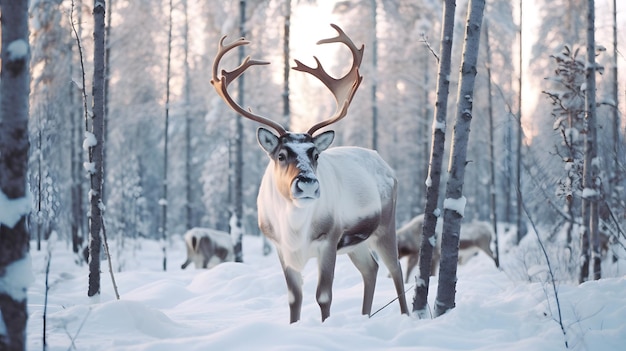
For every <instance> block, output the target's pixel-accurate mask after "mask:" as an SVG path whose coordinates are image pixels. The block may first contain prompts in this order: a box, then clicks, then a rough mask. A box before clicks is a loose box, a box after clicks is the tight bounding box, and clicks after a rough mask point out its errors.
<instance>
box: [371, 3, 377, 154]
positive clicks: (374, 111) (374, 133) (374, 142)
mask: <svg viewBox="0 0 626 351" xmlns="http://www.w3.org/2000/svg"><path fill="white" fill-rule="evenodd" d="M370 6H371V11H372V25H373V28H372V29H371V31H372V71H373V73H374V77H373V79H372V91H371V93H372V95H371V101H372V149H373V150H376V149H378V97H377V94H376V89H378V33H377V31H376V28H377V27H378V26H377V22H378V17H377V9H378V6H377V0H371V5H370Z"/></svg>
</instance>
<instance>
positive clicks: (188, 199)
mask: <svg viewBox="0 0 626 351" xmlns="http://www.w3.org/2000/svg"><path fill="white" fill-rule="evenodd" d="M188 7H189V6H188V4H187V0H183V12H184V17H185V21H184V24H183V40H184V44H183V50H184V59H183V62H184V70H185V83H184V84H185V86H184V98H185V214H186V216H185V219H186V220H185V229H187V230H189V229H191V228H192V227H193V205H192V203H193V193H192V186H191V169H192V167H191V163H192V157H191V152H192V151H191V112H190V108H191V106H190V105H191V75H190V72H189V8H188Z"/></svg>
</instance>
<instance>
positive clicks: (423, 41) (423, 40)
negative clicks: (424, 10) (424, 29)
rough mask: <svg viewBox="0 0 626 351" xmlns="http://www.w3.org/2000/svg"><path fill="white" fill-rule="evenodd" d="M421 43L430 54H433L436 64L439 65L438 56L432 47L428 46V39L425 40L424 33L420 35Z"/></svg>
mask: <svg viewBox="0 0 626 351" xmlns="http://www.w3.org/2000/svg"><path fill="white" fill-rule="evenodd" d="M421 42H422V43H424V44H425V45H426V47H427V48H428V50H430V52H431V53H432V54H433V56H435V60H437V63H439V55H437V53H436V52H435V50H434V49H433V47H432V46H431V45H430V42H429V41H428V38H426V35H425V34H424V33H422V40H421Z"/></svg>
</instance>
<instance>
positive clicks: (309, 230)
mask: <svg viewBox="0 0 626 351" xmlns="http://www.w3.org/2000/svg"><path fill="white" fill-rule="evenodd" d="M331 26H332V27H333V28H334V29H335V30H336V31H337V33H338V36H337V37H334V38H330V39H324V40H321V41H319V42H318V44H325V43H342V44H345V45H346V46H347V47H348V48H349V49H350V51H351V52H352V56H353V64H352V67H351V68H350V71H349V72H348V73H347V74H346V75H345V76H343V77H342V78H340V79H335V78H333V77H331V76H330V75H328V73H326V71H325V70H324V68H323V67H322V66H321V64H320V62H319V60H318V59H317V57H314V58H315V61H316V63H317V67H316V68H311V67H309V66H306V65H304V64H302V63H301V62H300V61H298V60H296V61H295V62H296V66H295V67H293V69H295V70H297V71H301V72H306V73H309V74H311V75H313V76H314V77H316V78H317V79H319V80H320V81H321V82H322V83H324V85H325V86H326V87H327V88H328V89H329V90H330V91H331V92H332V94H333V96H334V98H335V102H336V106H337V110H336V112H335V113H334V115H333V116H332V117H330V118H329V119H326V120H324V121H322V122H319V123H317V124H315V125H314V126H312V127H311V128H310V129H309V130H308V131H307V132H306V133H294V132H289V131H287V130H286V129H285V128H284V127H283V126H281V125H280V124H278V123H276V122H274V121H272V120H270V119H268V118H266V117H263V116H260V115H257V114H254V113H252V111H251V110H245V109H244V108H242V107H241V106H239V105H238V104H237V103H235V102H234V101H233V99H232V98H231V97H230V95H229V93H228V91H227V87H228V85H229V83H231V82H232V81H233V80H235V79H236V78H237V77H238V76H239V75H241V74H242V73H243V72H244V71H245V70H246V69H248V68H249V67H250V66H253V65H265V64H268V62H263V61H257V60H250V57H249V56H248V57H247V58H246V59H245V60H244V62H243V63H241V65H240V66H238V67H237V68H235V69H234V70H232V71H225V70H222V71H221V75H218V65H219V62H220V60H221V59H222V57H223V56H224V54H226V53H227V52H228V51H229V50H232V49H233V48H235V47H238V46H240V45H247V44H249V42H248V41H246V40H245V39H244V38H241V39H239V40H237V41H235V42H233V43H231V44H228V45H224V39H225V38H226V37H222V39H221V40H220V43H219V50H218V53H217V56H216V58H215V61H214V64H213V79H212V80H211V84H213V87H214V88H215V90H216V91H217V93H218V94H219V95H220V96H221V97H222V99H223V100H224V101H225V102H226V104H227V105H228V106H230V107H231V108H232V109H233V110H235V111H236V112H237V113H239V114H240V115H242V116H243V117H246V118H249V119H251V120H253V121H256V122H259V123H261V124H263V125H265V126H267V127H270V128H271V129H273V130H274V131H275V132H276V133H277V134H278V135H276V134H274V133H273V132H272V131H270V130H268V129H266V128H263V127H260V128H259V129H258V131H257V140H258V143H259V145H260V146H261V148H262V149H263V150H264V151H265V152H266V153H267V155H268V156H269V159H270V160H269V164H268V166H267V169H266V171H265V173H264V175H263V178H262V180H261V184H260V187H259V194H258V197H257V207H258V224H259V228H260V230H261V232H263V234H264V235H265V236H266V237H267V238H268V239H269V240H270V241H272V242H273V244H274V246H275V247H276V251H277V253H278V257H279V260H280V263H281V265H282V269H283V273H284V275H285V280H286V283H287V290H288V296H289V310H290V322H291V323H294V322H296V321H298V320H299V319H300V311H301V307H302V273H301V272H302V269H303V268H304V266H305V264H306V262H307V261H308V260H309V259H310V258H313V257H317V262H318V272H319V274H318V285H317V292H316V299H317V303H318V304H319V306H320V310H321V315H322V321H324V320H326V318H328V317H329V316H330V305H331V302H332V283H333V277H334V273H335V272H334V271H335V262H336V255H337V254H339V253H347V254H348V256H349V258H350V259H351V261H352V262H353V263H354V265H355V266H356V267H357V269H358V270H359V272H360V273H361V275H362V277H363V285H364V293H363V305H362V310H361V312H362V313H363V314H365V315H369V314H370V313H371V309H372V300H373V296H374V288H375V285H376V275H377V271H378V263H377V261H376V260H375V259H374V257H373V255H372V252H371V251H370V250H374V251H376V252H377V253H378V257H380V259H381V260H382V262H383V263H384V264H385V266H386V267H387V269H388V270H389V272H390V274H391V276H392V277H393V281H394V284H395V288H396V293H397V296H398V301H399V303H400V312H401V313H404V314H408V308H407V304H406V298H405V296H404V284H403V282H402V271H401V267H400V263H399V261H398V253H397V247H396V232H395V206H396V193H397V180H396V178H395V175H394V172H393V171H392V169H391V168H390V167H389V166H388V165H387V164H386V163H385V162H384V161H383V160H382V158H381V157H380V156H379V155H378V153H376V152H375V151H372V150H367V149H363V148H358V147H334V148H329V146H330V144H331V143H332V141H333V139H334V136H335V132H334V131H332V130H328V131H325V132H322V133H319V134H317V135H316V132H317V131H318V130H319V129H321V128H323V127H326V126H328V125H331V124H333V123H335V122H337V121H339V120H340V119H342V118H343V117H345V115H346V114H347V110H348V106H349V105H350V102H351V101H352V98H353V96H354V94H355V92H356V90H357V88H358V86H359V84H360V83H361V80H362V78H363V77H361V76H360V75H359V66H360V64H361V60H362V58H363V49H364V47H363V46H361V48H360V49H358V48H357V47H356V46H355V45H354V43H353V42H352V40H351V39H350V38H349V37H348V36H347V35H346V34H345V33H344V32H343V30H341V28H339V27H338V26H336V25H334V24H331Z"/></svg>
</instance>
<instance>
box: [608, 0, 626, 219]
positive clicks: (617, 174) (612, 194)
mask: <svg viewBox="0 0 626 351" xmlns="http://www.w3.org/2000/svg"><path fill="white" fill-rule="evenodd" d="M617 50H618V48H617V0H613V57H612V59H613V62H612V67H611V85H612V91H611V97H612V98H611V100H612V101H613V103H614V104H615V105H614V106H612V113H613V121H612V122H613V172H612V174H611V177H610V179H609V190H608V191H609V198H608V200H609V204H610V206H611V207H615V208H617V206H618V205H619V202H620V201H621V200H622V199H623V198H624V194H623V190H621V189H622V188H621V187H620V186H619V184H620V182H621V180H622V177H623V171H622V168H621V167H620V161H619V157H620V155H621V154H623V145H624V144H623V142H622V141H621V140H620V139H621V138H620V125H621V122H620V113H619V97H618V94H619V92H618V91H619V88H618V87H619V75H618V74H617V57H618V54H619V53H618V51H617Z"/></svg>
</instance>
